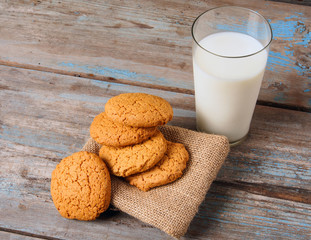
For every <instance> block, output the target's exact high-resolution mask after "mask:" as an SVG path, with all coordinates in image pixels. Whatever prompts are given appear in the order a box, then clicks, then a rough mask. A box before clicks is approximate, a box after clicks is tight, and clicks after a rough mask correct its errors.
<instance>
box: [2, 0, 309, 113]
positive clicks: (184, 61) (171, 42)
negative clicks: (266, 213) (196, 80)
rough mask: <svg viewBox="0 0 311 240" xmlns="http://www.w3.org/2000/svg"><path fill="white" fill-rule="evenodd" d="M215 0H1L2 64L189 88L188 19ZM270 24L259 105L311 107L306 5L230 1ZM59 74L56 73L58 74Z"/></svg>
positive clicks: (186, 90) (213, 4)
mask: <svg viewBox="0 0 311 240" xmlns="http://www.w3.org/2000/svg"><path fill="white" fill-rule="evenodd" d="M231 4H232V0H231V1H230V0H221V1H216V0H213V1H208V2H200V1H186V2H180V1H173V0H172V1H170V2H167V1H157V2H156V3H155V2H153V1H143V2H137V1H134V0H131V1H113V0H111V1H105V2H103V1H92V2H89V1H37V2H33V1H8V2H1V3H0V13H1V14H0V21H1V22H2V27H1V28H0V51H1V53H2V54H1V57H0V63H1V64H5V65H14V64H16V65H18V66H20V67H25V68H34V69H38V70H41V71H45V70H49V71H53V70H54V71H60V72H61V73H64V74H68V75H81V76H84V77H88V78H94V79H109V80H110V81H115V82H122V83H125V82H126V83H131V84H135V85H141V86H145V87H152V88H158V89H167V90H170V91H171V90H173V91H176V92H182V93H192V94H193V80H192V79H193V78H192V60H191V35H190V29H191V24H192V22H193V20H194V19H195V17H196V16H198V14H199V13H201V12H203V11H204V10H206V9H209V8H212V7H216V6H221V5H231ZM234 4H235V5H237V6H243V7H248V8H252V9H254V10H256V11H258V12H260V13H261V14H263V15H264V16H265V17H266V18H268V20H269V21H270V23H271V26H272V28H273V30H274V40H273V43H272V45H271V49H270V50H271V51H270V57H269V62H268V66H267V72H266V75H265V79H264V82H263V85H262V89H261V93H260V96H259V100H260V102H261V103H264V104H267V103H270V104H276V105H278V106H286V105H288V106H290V107H292V108H298V109H302V110H305V111H310V109H311V102H310V99H311V85H310V84H311V83H310V78H311V71H310V54H311V52H310V51H311V50H310V49H311V48H310V37H311V35H310V33H309V32H310V25H311V20H310V19H311V18H310V17H311V11H310V10H311V8H310V7H307V6H298V5H292V4H286V3H277V2H271V1H270V2H268V1H263V0H260V1H255V0H252V1H245V0H238V1H235V2H234ZM60 72H59V73H60Z"/></svg>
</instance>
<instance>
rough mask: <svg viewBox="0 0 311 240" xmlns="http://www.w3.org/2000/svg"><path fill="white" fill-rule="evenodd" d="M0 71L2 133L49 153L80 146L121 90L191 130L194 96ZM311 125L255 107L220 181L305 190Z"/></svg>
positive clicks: (310, 177) (309, 118)
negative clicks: (149, 99) (143, 96)
mask: <svg viewBox="0 0 311 240" xmlns="http://www.w3.org/2000/svg"><path fill="white" fill-rule="evenodd" d="M0 70H1V71H0V79H1V80H0V84H1V86H2V89H3V90H2V91H1V93H0V96H1V99H2V104H3V107H2V116H3V117H2V118H1V131H0V138H1V139H2V140H5V141H8V142H12V143H14V144H21V145H23V146H28V147H35V148H40V149H44V150H46V151H53V152H54V154H53V158H57V157H58V158H62V157H64V156H66V155H68V153H72V152H74V151H78V150H79V149H80V148H81V147H82V146H83V145H84V143H85V141H86V140H87V138H88V137H89V132H88V131H89V126H90V124H91V122H92V120H93V118H94V117H95V116H96V115H97V114H99V113H100V112H102V111H104V105H105V103H106V101H107V100H108V99H109V98H110V97H112V96H115V95H117V94H120V93H124V92H145V93H149V94H155V95H158V96H160V97H163V98H165V99H166V100H168V101H169V102H170V103H171V104H172V106H173V108H174V118H173V121H172V122H171V123H170V124H172V125H178V126H182V127H186V128H190V129H195V112H194V96H193V95H189V94H181V93H174V92H167V91H161V90H155V89H149V88H143V87H136V86H127V85H124V84H114V83H108V82H102V81H96V80H87V81H86V80H85V79H81V78H76V77H70V76H55V75H54V74H52V73H41V72H38V71H30V70H21V69H16V68H10V67H3V66H2V67H0ZM12 72H14V75H12ZM21 79H23V81H22V82H21ZM21 84H22V85H21ZM47 84H48V86H49V87H48V88H47ZM21 86H22V87H21ZM310 124H311V114H310V113H304V112H297V111H290V110H283V109H276V108H271V107H263V106H257V108H256V110H255V115H254V119H253V123H252V126H251V131H250V136H249V138H248V140H247V141H246V142H245V143H243V144H242V145H241V146H238V147H236V148H233V149H232V151H231V152H230V154H229V158H228V160H227V161H226V163H225V165H224V167H223V168H222V170H221V171H220V173H219V176H218V180H219V181H227V182H231V181H236V182H238V181H242V182H250V183H269V184H271V185H276V186H283V187H290V188H299V189H308V190H311V187H310V184H309V183H310V181H311V171H310V163H311V153H310V151H309V150H310V149H311V142H310V141H309V140H310V139H311V133H310V129H311V125H310ZM289 136H290V137H289Z"/></svg>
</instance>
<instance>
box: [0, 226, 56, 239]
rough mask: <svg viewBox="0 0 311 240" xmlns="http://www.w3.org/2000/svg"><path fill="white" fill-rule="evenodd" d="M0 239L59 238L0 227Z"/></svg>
mask: <svg viewBox="0 0 311 240" xmlns="http://www.w3.org/2000/svg"><path fill="white" fill-rule="evenodd" d="M0 239H3V240H6V239H9V240H38V239H46V240H60V239H59V238H54V237H48V236H44V235H36V234H33V233H27V232H22V231H18V230H12V229H6V228H1V227H0Z"/></svg>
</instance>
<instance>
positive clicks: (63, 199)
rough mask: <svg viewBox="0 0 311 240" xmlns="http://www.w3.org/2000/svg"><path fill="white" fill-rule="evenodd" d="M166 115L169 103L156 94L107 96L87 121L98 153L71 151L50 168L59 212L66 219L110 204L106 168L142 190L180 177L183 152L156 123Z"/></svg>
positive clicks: (87, 214)
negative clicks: (92, 116)
mask: <svg viewBox="0 0 311 240" xmlns="http://www.w3.org/2000/svg"><path fill="white" fill-rule="evenodd" d="M172 117H173V109H172V107H171V106H170V104H169V103H168V102H167V101H165V100H164V99H162V98H160V97H157V96H153V95H148V94H143V93H126V94H121V95H119V96H116V97H113V98H111V99H110V100H109V101H108V102H107V104H106V106H105V112H103V113H101V114H99V115H98V116H96V117H95V118H94V121H93V122H92V125H91V127H90V133H91V137H92V138H93V139H94V140H95V141H96V142H98V143H99V144H101V145H102V146H101V149H100V152H99V156H98V155H97V154H94V153H89V152H86V151H81V152H77V153H74V154H72V155H71V156H68V157H66V158H64V159H63V160H62V161H61V162H60V163H59V164H58V165H57V166H56V168H55V169H54V171H53V173H52V179H51V195H52V199H53V202H54V204H55V207H56V208H57V210H58V211H59V213H60V214H61V215H62V216H63V217H65V218H70V219H78V220H94V219H95V218H97V217H98V216H99V214H101V213H102V212H104V211H105V210H106V209H107V208H108V206H109V204H110V200H111V178H110V174H114V175H116V176H120V177H125V179H126V180H127V181H128V182H129V183H130V184H132V185H134V186H136V187H138V188H139V189H141V190H143V191H148V190H149V189H151V188H153V187H157V186H161V185H164V184H167V183H170V182H172V181H175V180H176V179H178V178H179V177H181V175H182V172H183V170H184V169H185V168H186V163H187V161H188V158H189V156H188V152H187V151H186V149H185V147H184V146H183V145H182V144H180V143H172V142H169V141H167V140H165V138H164V136H163V135H162V133H161V132H160V131H159V130H158V129H157V126H159V125H164V124H166V123H167V122H168V121H170V120H171V119H172Z"/></svg>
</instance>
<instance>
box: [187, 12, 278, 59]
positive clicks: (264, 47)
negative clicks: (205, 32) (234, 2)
mask: <svg viewBox="0 0 311 240" xmlns="http://www.w3.org/2000/svg"><path fill="white" fill-rule="evenodd" d="M219 8H239V9H242V10H246V11H249V12H252V13H254V14H256V15H258V16H259V17H261V18H263V19H264V21H265V22H266V24H267V25H268V26H269V29H270V34H271V37H270V41H269V42H268V43H267V44H266V45H265V46H263V48H262V49H260V50H259V51H257V52H254V53H251V54H248V55H242V56H224V55H220V54H217V53H213V52H211V51H209V50H207V49H205V48H204V47H202V46H201V45H200V44H199V43H198V41H197V40H196V38H195V37H194V33H193V28H194V25H195V23H196V22H197V21H198V19H199V18H200V17H201V16H202V15H204V14H205V13H207V12H210V11H212V10H215V9H219ZM191 34H192V39H193V40H194V41H195V43H196V44H197V45H198V46H199V47H200V48H202V49H203V50H204V51H206V52H209V53H211V54H213V55H215V56H218V57H223V58H244V57H250V56H253V55H255V54H257V53H260V52H262V51H263V50H265V49H266V48H267V47H268V46H269V45H270V44H271V42H272V39H273V32H272V28H271V25H270V23H269V22H268V20H267V19H266V18H265V17H264V16H262V15H261V14H260V13H258V12H256V11H254V10H252V9H249V8H244V7H238V6H221V7H214V8H211V9H208V10H206V11H204V12H203V13H201V14H200V15H199V16H197V18H196V19H195V20H194V22H193V24H192V27H191Z"/></svg>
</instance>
